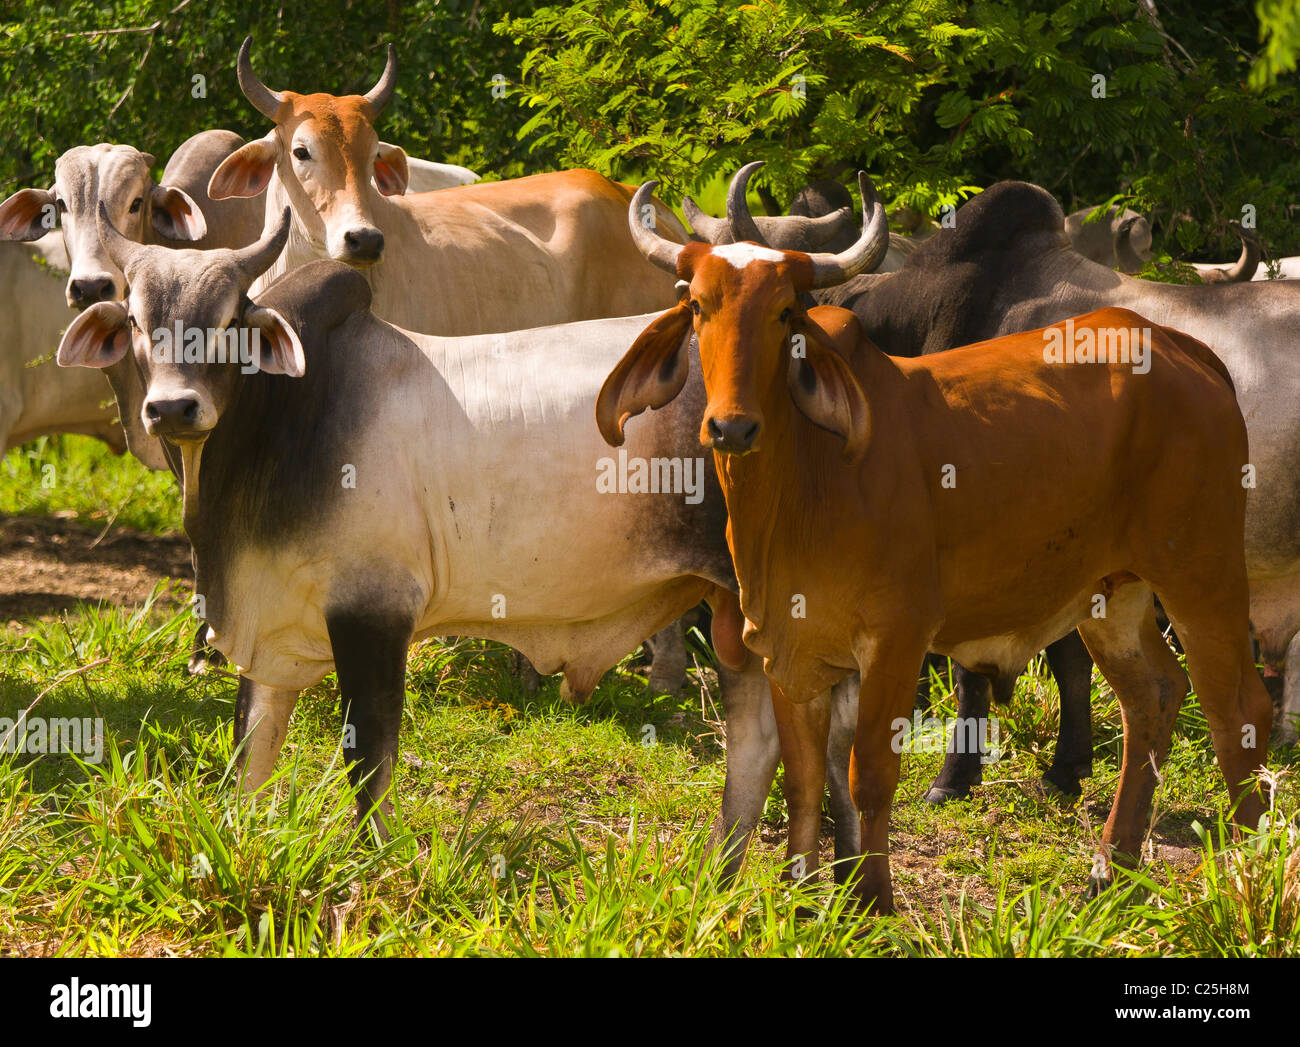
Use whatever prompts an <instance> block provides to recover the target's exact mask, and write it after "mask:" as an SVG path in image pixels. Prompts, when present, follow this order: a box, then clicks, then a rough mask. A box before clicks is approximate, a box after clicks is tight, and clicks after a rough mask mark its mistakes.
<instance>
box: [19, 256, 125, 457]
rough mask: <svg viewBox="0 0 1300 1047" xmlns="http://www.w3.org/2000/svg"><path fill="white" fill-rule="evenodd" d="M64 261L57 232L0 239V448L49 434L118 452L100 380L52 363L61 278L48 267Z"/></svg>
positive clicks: (113, 414)
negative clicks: (90, 439) (24, 239)
mask: <svg viewBox="0 0 1300 1047" xmlns="http://www.w3.org/2000/svg"><path fill="white" fill-rule="evenodd" d="M42 260H44V263H45V264H42ZM66 265H67V259H66V256H65V255H64V254H63V245H62V243H61V242H60V241H59V237H58V234H57V233H51V234H49V235H47V236H45V237H43V238H42V239H41V240H38V241H37V242H36V243H34V244H0V296H2V298H3V309H4V316H5V324H4V335H3V338H2V339H0V450H3V451H8V450H9V449H10V448H13V447H16V446H17V445H18V444H21V443H26V442H27V441H28V440H35V439H36V438H37V437H39V436H46V435H49V434H52V433H80V434H83V435H85V436H96V437H98V438H99V439H101V440H103V441H104V442H105V443H107V444H108V445H109V446H110V447H112V448H113V450H115V451H117V452H118V453H119V454H120V453H121V452H122V451H124V450H126V444H125V443H124V442H123V439H122V427H121V426H119V425H118V424H117V408H116V407H115V406H114V405H113V403H112V390H111V389H110V388H109V387H108V384H107V383H106V382H105V381H104V380H103V378H101V377H100V376H99V375H97V374H91V373H89V372H80V373H78V372H71V371H65V370H62V369H60V368H58V367H56V366H55V364H54V351H55V350H56V349H58V347H59V337H60V335H62V333H63V328H64V327H65V326H66V325H67V318H68V309H67V306H65V305H64V304H63V277H62V276H61V275H60V273H59V271H58V269H55V268H52V266H66ZM42 357H44V360H43V362H41V363H37V364H34V365H33V362H34V361H36V360H38V359H41V358H42Z"/></svg>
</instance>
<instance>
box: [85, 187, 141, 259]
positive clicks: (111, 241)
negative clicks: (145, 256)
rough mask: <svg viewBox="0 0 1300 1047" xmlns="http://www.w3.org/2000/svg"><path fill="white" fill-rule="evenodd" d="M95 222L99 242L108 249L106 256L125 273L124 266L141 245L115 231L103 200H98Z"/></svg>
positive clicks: (133, 257) (137, 253)
mask: <svg viewBox="0 0 1300 1047" xmlns="http://www.w3.org/2000/svg"><path fill="white" fill-rule="evenodd" d="M95 224H96V225H97V226H98V228H99V240H100V242H101V243H102V244H103V245H104V247H105V248H107V249H108V257H109V258H111V259H113V264H114V265H115V266H117V267H118V268H119V269H121V270H122V272H124V273H125V272H126V267H127V266H129V265H130V264H131V263H132V262H134V261H135V260H136V259H137V258H138V257H139V256H140V251H141V249H142V245H141V244H138V243H136V242H135V241H134V240H130V239H128V238H127V237H125V236H123V235H122V234H121V233H119V232H118V231H117V227H116V226H115V225H114V224H113V222H112V219H110V218H109V217H108V208H107V207H105V206H104V201H103V200H101V201H99V213H98V214H97V215H96V217H95Z"/></svg>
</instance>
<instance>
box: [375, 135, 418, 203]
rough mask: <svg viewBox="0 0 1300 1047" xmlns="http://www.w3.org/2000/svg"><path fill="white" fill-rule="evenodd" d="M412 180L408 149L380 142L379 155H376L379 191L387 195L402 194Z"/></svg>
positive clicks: (376, 183) (376, 182) (376, 175)
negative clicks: (407, 156)
mask: <svg viewBox="0 0 1300 1047" xmlns="http://www.w3.org/2000/svg"><path fill="white" fill-rule="evenodd" d="M410 180H411V172H410V170H409V167H408V165H407V163H406V150H405V149H403V148H402V147H401V146H400V145H389V144H388V143H387V142H380V143H379V155H378V156H376V157H375V185H377V186H378V187H379V191H380V192H381V193H383V194H384V195H385V196H401V195H402V194H403V193H404V192H406V185H407V183H408V182H409V181H410Z"/></svg>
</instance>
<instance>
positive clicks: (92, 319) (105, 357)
mask: <svg viewBox="0 0 1300 1047" xmlns="http://www.w3.org/2000/svg"><path fill="white" fill-rule="evenodd" d="M130 347H131V331H130V329H129V328H128V327H127V323H126V306H125V305H123V304H122V303H121V302H97V303H95V304H94V305H92V306H91V307H90V308H89V309H87V310H86V311H85V312H84V313H80V314H78V316H77V318H76V319H75V320H73V321H72V323H71V324H70V325H69V326H68V329H67V330H66V331H64V332H63V341H61V342H60V343H59V352H58V354H57V356H56V357H55V359H56V360H58V363H59V366H60V367H100V368H103V367H112V366H113V365H114V364H115V363H117V362H118V361H119V360H120V359H122V357H124V356H125V355H126V351H127V350H128V349H129V348H130Z"/></svg>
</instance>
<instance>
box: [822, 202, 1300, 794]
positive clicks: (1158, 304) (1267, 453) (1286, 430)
mask: <svg viewBox="0 0 1300 1047" xmlns="http://www.w3.org/2000/svg"><path fill="white" fill-rule="evenodd" d="M1061 223H1062V215H1061V208H1060V206H1059V205H1058V204H1057V202H1056V201H1055V200H1054V199H1053V198H1052V196H1051V194H1050V193H1048V192H1047V191H1046V190H1044V189H1041V188H1039V187H1038V186H1035V185H1029V184H1028V183H1025V182H999V183H998V184H996V185H994V186H991V187H990V188H989V189H987V190H985V191H984V192H983V193H981V194H980V195H979V196H977V197H975V198H974V199H973V200H971V201H970V202H969V203H967V204H965V205H964V206H963V207H962V208H961V209H960V210H959V211H958V212H957V215H956V226H955V228H953V229H946V230H944V231H943V232H941V233H940V234H939V235H937V236H935V237H933V238H932V239H931V240H929V241H927V242H926V243H925V244H923V245H922V246H921V247H920V249H918V250H917V252H916V254H915V255H914V256H913V257H912V259H911V260H909V261H908V263H907V265H905V266H904V267H903V269H902V270H900V271H899V272H898V273H893V274H889V275H884V276H874V277H872V276H865V277H856V278H855V279H854V280H852V281H849V282H847V283H845V284H844V285H843V286H841V287H835V288H830V289H828V290H826V291H821V292H818V299H819V300H820V301H822V302H823V303H826V304H833V305H844V306H848V307H850V308H851V309H852V310H853V312H854V315H856V316H857V317H858V320H859V322H861V323H862V325H863V328H864V329H865V331H866V333H867V336H868V337H869V338H870V339H871V340H872V341H873V342H875V343H876V344H877V345H879V346H881V347H882V348H884V349H885V350H886V351H887V352H890V353H894V354H898V355H904V356H914V355H918V354H922V353H931V352H938V351H940V350H944V349H951V348H953V347H954V346H959V345H967V344H969V343H971V342H976V341H980V340H982V339H987V338H993V337H997V336H998V335H1002V334H1010V333H1014V332H1017V331H1024V330H1032V329H1034V328H1037V327H1041V326H1043V325H1046V324H1051V323H1055V322H1057V321H1059V320H1063V319H1065V318H1066V317H1070V316H1076V315H1079V314H1081V313H1086V312H1090V311H1093V310H1097V309H1102V308H1107V307H1117V308H1126V309H1132V310H1133V311H1134V312H1136V313H1139V314H1141V315H1142V316H1145V317H1147V318H1148V319H1149V320H1151V321H1152V322H1153V323H1156V324H1159V325H1161V326H1164V327H1169V328H1172V329H1174V330H1180V331H1185V332H1186V333H1188V334H1190V335H1192V336H1193V337H1194V338H1198V339H1200V340H1201V341H1203V342H1205V343H1206V344H1207V345H1209V346H1210V348H1211V349H1213V350H1214V352H1215V354H1216V355H1217V356H1218V357H1219V358H1220V359H1221V360H1222V361H1223V362H1224V364H1225V365H1226V366H1227V368H1228V371H1229V373H1230V374H1231V375H1232V380H1233V383H1234V385H1235V387H1236V391H1237V399H1238V400H1239V402H1240V403H1241V409H1242V414H1243V415H1244V417H1245V419H1246V426H1247V429H1248V430H1249V433H1250V465H1251V466H1252V469H1251V470H1250V471H1249V473H1248V474H1247V475H1246V476H1244V477H1243V483H1247V484H1250V485H1252V486H1250V487H1249V488H1248V497H1247V501H1246V508H1247V512H1246V566H1247V570H1248V572H1249V575H1250V587H1251V606H1250V612H1251V621H1252V624H1253V626H1254V629H1255V635H1256V638H1257V639H1258V641H1259V644H1260V653H1261V656H1262V657H1263V660H1264V661H1265V663H1266V664H1267V665H1269V666H1271V667H1273V668H1275V669H1282V670H1284V673H1285V681H1284V688H1285V699H1284V702H1283V717H1282V723H1281V732H1280V735H1281V738H1282V739H1283V740H1284V741H1290V740H1294V739H1295V737H1296V724H1297V721H1296V719H1295V717H1297V716H1300V470H1298V469H1297V468H1296V455H1297V452H1298V450H1300V416H1298V415H1297V413H1296V409H1295V405H1296V403H1297V402H1300V353H1298V352H1296V351H1294V343H1295V331H1296V328H1297V325H1300V285H1297V284H1294V283H1291V282H1289V281H1271V282H1265V283H1233V284H1220V285H1214V286H1209V287H1191V286H1179V285H1174V284H1160V283H1154V282H1151V281H1148V280H1138V279H1135V278H1133V277H1128V276H1124V275H1122V274H1120V273H1116V272H1115V271H1114V270H1112V269H1109V268H1106V267H1104V266H1101V265H1098V264H1096V263H1094V262H1091V261H1089V260H1088V259H1086V258H1082V257H1080V255H1079V254H1078V253H1077V252H1075V251H1074V250H1073V249H1072V248H1071V246H1070V244H1069V241H1068V239H1067V238H1066V237H1065V235H1064V234H1063V233H1062V231H1061ZM963 694H964V696H965V698H966V700H964V701H963V703H962V705H961V707H960V710H959V715H962V716H968V715H969V716H977V717H978V716H981V715H986V713H987V701H988V696H987V692H986V691H984V690H983V689H982V688H970V689H968V690H967V691H965V692H963ZM959 697H960V696H959ZM981 709H983V710H984V711H983V712H981ZM946 771H947V768H946V769H945V773H946Z"/></svg>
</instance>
